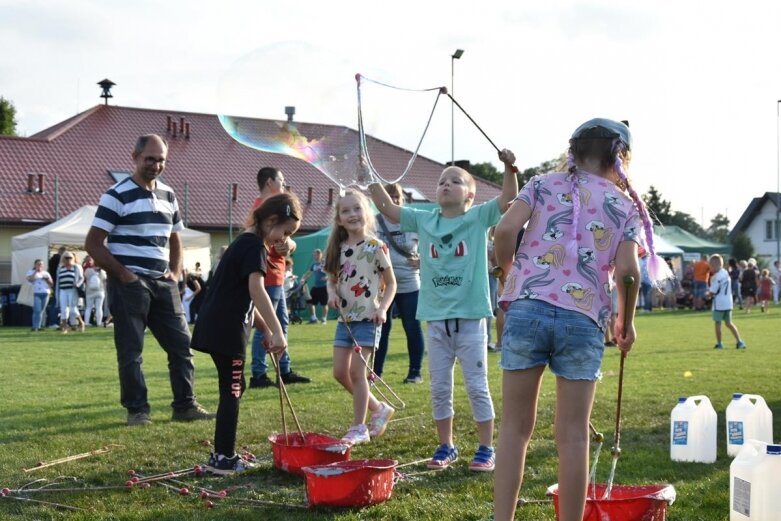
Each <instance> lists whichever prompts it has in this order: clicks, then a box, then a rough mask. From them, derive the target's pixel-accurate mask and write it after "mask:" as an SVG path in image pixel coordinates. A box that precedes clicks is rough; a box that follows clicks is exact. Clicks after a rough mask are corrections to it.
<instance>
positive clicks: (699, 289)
mask: <svg viewBox="0 0 781 521" xmlns="http://www.w3.org/2000/svg"><path fill="white" fill-rule="evenodd" d="M693 269H694V287H693V291H694V310H695V311H703V310H704V309H705V292H706V291H707V290H708V279H709V278H710V265H709V264H708V256H707V255H705V254H702V256H701V257H700V260H698V261H697V262H695V263H694V266H693Z"/></svg>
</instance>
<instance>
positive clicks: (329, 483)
mask: <svg viewBox="0 0 781 521" xmlns="http://www.w3.org/2000/svg"><path fill="white" fill-rule="evenodd" d="M398 464H399V462H398V461H396V460H390V459H368V460H353V461H345V462H341V463H332V464H330V465H313V466H308V467H304V474H305V476H306V497H307V502H308V503H309V506H310V507H312V506H318V505H322V506H329V507H354V508H355V507H365V506H369V505H375V504H377V503H382V502H383V501H386V500H388V499H389V498H390V497H391V493H392V492H393V477H394V471H395V469H396V465H398Z"/></svg>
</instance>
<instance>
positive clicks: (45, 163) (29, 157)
mask: <svg viewBox="0 0 781 521" xmlns="http://www.w3.org/2000/svg"><path fill="white" fill-rule="evenodd" d="M169 115H170V116H172V118H173V121H175V122H176V123H180V122H181V118H184V121H185V122H186V123H189V125H190V137H189V138H186V137H184V136H182V134H181V133H179V134H178V135H177V137H173V135H172V133H171V132H167V131H166V128H167V118H168V116H169ZM270 123H271V124H273V123H272V122H270V121H268V120H258V124H259V125H263V124H270ZM296 125H297V126H298V127H299V128H301V129H303V128H308V129H309V130H310V131H311V130H313V129H315V130H317V129H322V131H323V132H326V131H333V130H340V129H341V127H334V126H331V125H312V124H306V123H298V122H296ZM346 131H347V133H348V134H349V135H350V136H356V135H357V132H356V131H355V130H352V129H346ZM148 133H156V134H160V135H162V136H164V137H166V139H167V140H168V142H169V153H168V157H169V162H168V164H167V165H166V169H165V173H164V175H163V179H164V181H165V182H166V183H167V184H169V185H170V186H172V187H173V189H174V190H175V191H176V193H177V197H178V198H179V204H180V207H181V208H182V211H183V212H184V211H185V206H186V210H187V221H188V226H190V227H192V228H196V229H199V228H200V229H206V230H209V229H226V228H227V227H228V190H229V188H228V186H229V184H230V183H238V185H239V191H238V194H239V199H238V202H237V203H236V204H235V206H234V208H233V218H232V219H231V220H232V221H233V224H234V226H237V227H240V226H241V225H242V223H243V221H244V219H245V217H246V215H247V212H248V211H249V208H250V207H251V205H252V203H253V201H254V200H255V197H256V196H257V194H258V189H257V184H256V180H255V178H256V174H257V171H258V169H259V168H260V167H262V166H266V165H273V166H276V167H277V168H279V169H280V170H282V171H283V172H284V174H285V181H286V182H287V184H288V185H289V186H290V187H291V189H292V190H293V191H294V192H295V193H296V194H297V195H298V196H299V197H300V198H301V200H302V203H306V200H307V194H308V189H309V188H310V187H311V188H312V194H313V195H312V201H311V203H310V204H304V221H303V223H302V226H301V229H302V231H313V230H318V229H320V228H322V227H324V226H327V225H328V224H330V221H331V217H332V207H331V206H329V205H328V194H329V189H333V191H334V195H335V194H336V193H337V192H338V185H336V184H335V183H334V182H333V181H331V180H330V179H328V178H327V177H326V176H325V175H323V174H322V173H320V172H319V171H318V170H317V169H316V168H315V167H313V166H312V165H310V164H309V163H307V162H305V161H302V160H299V159H295V158H292V157H289V156H285V155H282V154H271V153H266V152H260V151H257V150H254V149H251V148H249V147H246V146H244V145H241V144H239V143H238V142H236V141H234V140H233V139H232V138H231V137H230V136H229V135H228V134H227V133H226V132H225V130H224V129H223V127H222V125H221V124H220V122H219V120H218V118H217V116H215V115H210V114H198V113H190V112H169V111H164V110H150V109H138V108H128V107H117V106H110V105H97V106H95V107H93V108H91V109H89V110H87V111H85V112H83V113H81V114H78V115H76V116H74V117H72V118H70V119H68V120H65V121H63V122H60V123H58V124H57V125H54V126H53V127H51V128H48V129H46V130H44V131H41V132H39V133H37V134H35V135H33V136H31V137H29V138H18V137H0V181H2V182H1V183H0V222H2V223H5V224H12V223H21V222H25V221H28V220H35V221H44V222H49V221H53V220H54V219H55V215H54V213H55V209H54V206H55V189H54V180H55V177H56V178H57V179H58V183H59V215H60V217H62V216H64V215H67V214H68V213H70V212H72V211H74V210H76V209H77V208H79V207H81V206H83V205H85V204H96V203H97V201H98V199H99V198H100V196H101V194H102V193H103V192H104V191H105V190H106V189H107V188H108V187H109V186H111V185H112V184H113V182H114V181H113V180H112V178H111V177H110V175H109V173H108V172H109V170H124V171H128V172H130V171H132V168H133V162H132V160H131V157H130V156H131V151H132V147H133V144H134V143H135V140H136V138H137V137H138V136H139V135H142V134H148ZM369 147H370V150H371V157H372V162H373V164H374V165H375V166H376V167H377V169H378V170H379V171H380V172H381V173H384V172H398V173H400V172H402V171H403V170H404V168H405V167H406V165H407V163H408V161H409V159H410V157H411V153H410V152H409V151H407V150H404V149H401V148H399V147H396V146H394V145H391V144H389V143H386V142H384V141H380V140H375V139H371V140H370V143H369ZM443 168H444V165H443V164H441V163H437V162H435V161H432V160H430V159H427V158H425V157H420V156H419V157H418V158H417V160H416V161H415V163H414V165H413V167H412V170H411V171H410V172H409V173H408V174H407V176H406V177H405V178H404V180H403V181H402V184H403V185H405V186H414V187H415V188H416V189H417V190H418V191H419V192H421V193H422V194H424V195H425V196H426V197H427V198H429V199H430V200H434V199H435V193H436V183H437V179H438V177H439V174H440V173H441V171H442V169H443ZM28 174H36V175H37V174H44V178H45V187H44V188H45V193H44V194H30V193H28V192H27V186H28V184H27V183H28ZM35 179H36V180H35V182H36V186H37V177H36V178H35ZM477 182H478V190H477V198H476V200H477V202H483V201H486V200H488V199H490V198H492V197H495V196H496V195H498V194H499V191H500V190H499V188H498V187H497V186H496V185H494V184H492V183H488V182H484V181H482V180H480V179H478V180H477ZM185 185H186V186H187V196H185Z"/></svg>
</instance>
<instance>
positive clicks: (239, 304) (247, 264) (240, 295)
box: [190, 233, 266, 359]
mask: <svg viewBox="0 0 781 521" xmlns="http://www.w3.org/2000/svg"><path fill="white" fill-rule="evenodd" d="M257 272H261V273H262V274H263V275H264V276H265V273H266V248H265V247H264V245H263V240H262V239H261V238H260V237H258V236H257V235H255V234H252V233H243V234H241V235H239V236H238V237H237V238H236V240H235V241H233V243H232V244H231V245H230V246H229V247H228V249H227V250H226V251H225V253H224V254H223V256H222V259H220V264H219V266H217V270H216V271H215V272H214V276H213V277H212V278H211V279H210V280H209V291H207V292H206V296H205V297H204V299H203V304H201V309H200V312H199V313H198V319H197V320H196V322H195V329H194V330H193V336H192V342H191V343H190V345H191V346H192V348H193V349H195V350H196V351H204V352H207V353H220V354H224V355H229V356H234V357H239V358H242V359H243V358H244V357H245V356H246V354H245V353H246V346H247V339H248V338H249V329H250V326H251V325H252V298H251V297H250V294H249V277H250V275H251V274H252V273H257Z"/></svg>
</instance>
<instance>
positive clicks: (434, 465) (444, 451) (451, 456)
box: [426, 443, 458, 470]
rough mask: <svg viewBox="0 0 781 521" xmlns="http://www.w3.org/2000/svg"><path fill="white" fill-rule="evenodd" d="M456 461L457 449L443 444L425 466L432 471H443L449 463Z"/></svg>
mask: <svg viewBox="0 0 781 521" xmlns="http://www.w3.org/2000/svg"><path fill="white" fill-rule="evenodd" d="M456 461H458V449H457V448H455V447H451V446H450V445H448V444H447V443H443V444H442V445H440V446H439V447H437V450H436V451H435V452H434V455H433V456H432V457H431V460H430V461H429V462H428V464H427V465H426V466H427V467H428V468H430V469H433V470H445V469H446V468H448V467H449V466H450V464H451V463H455V462H456Z"/></svg>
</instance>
